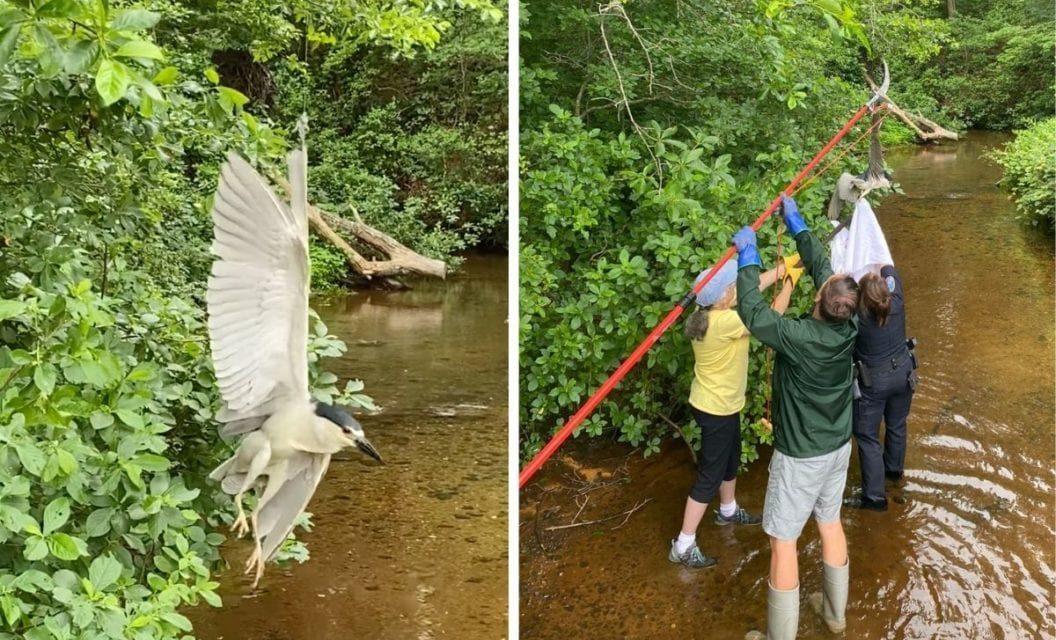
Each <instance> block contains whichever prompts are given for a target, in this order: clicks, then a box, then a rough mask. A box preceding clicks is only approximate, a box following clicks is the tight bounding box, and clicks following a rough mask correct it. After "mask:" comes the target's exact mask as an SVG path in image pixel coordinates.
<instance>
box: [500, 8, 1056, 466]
mask: <svg viewBox="0 0 1056 640" xmlns="http://www.w3.org/2000/svg"><path fill="white" fill-rule="evenodd" d="M521 22H522V30H521V33H522V43H521V52H522V56H523V66H522V72H521V123H522V124H521V128H522V138H521V140H522V143H521V144H522V149H521V154H522V160H521V162H522V172H521V175H522V178H521V194H520V197H521V209H520V237H521V254H520V270H521V271H520V278H521V297H520V305H521V306H520V309H521V323H520V349H521V351H520V363H521V364H520V367H521V368H520V371H521V379H520V387H521V434H520V436H521V437H520V443H521V452H520V453H521V458H522V460H526V459H527V458H529V457H530V456H531V455H533V454H534V453H535V452H537V451H538V450H539V448H540V447H541V446H542V444H543V443H545V442H546V440H547V439H548V438H549V436H550V435H551V434H552V433H553V432H554V431H555V430H556V429H557V428H558V427H559V426H560V425H561V424H563V423H564V421H565V420H566V419H567V418H568V417H569V416H571V415H572V414H573V413H574V412H575V411H576V409H577V408H578V407H579V406H580V405H581V404H582V403H583V402H584V401H586V399H587V398H588V397H589V395H590V394H591V393H592V392H593V391H594V390H595V389H597V388H598V387H599V386H600V384H601V383H602V382H603V381H604V380H605V378H606V377H607V376H608V375H609V374H610V373H611V372H612V371H613V370H615V368H616V366H617V365H618V363H619V362H620V361H621V360H622V359H623V358H624V357H626V356H627V355H628V354H629V353H630V352H631V351H632V350H633V348H634V347H635V346H636V345H637V344H638V342H639V341H640V340H642V338H644V337H645V334H646V332H647V331H648V328H649V327H651V326H654V325H655V324H656V323H657V322H658V321H659V320H660V318H661V317H662V316H663V315H664V314H666V312H667V311H668V310H669V309H670V308H671V306H672V305H673V304H674V302H676V301H677V300H679V299H680V298H681V297H682V296H683V295H684V294H685V292H686V291H687V290H688V288H689V285H690V284H691V282H692V279H693V276H694V275H695V274H697V273H698V272H700V271H701V270H703V269H704V268H706V267H708V266H710V265H712V264H714V263H715V262H716V261H717V260H718V258H719V257H720V256H721V254H722V252H723V251H725V249H726V248H727V246H728V244H729V239H730V238H731V237H732V236H733V233H734V231H736V230H737V229H738V228H739V227H740V226H742V225H744V224H747V223H749V222H750V221H751V220H752V219H753V218H754V217H755V216H756V215H757V214H758V213H759V212H761V211H762V210H763V209H764V208H765V207H766V205H767V204H768V203H769V202H770V201H771V199H772V198H773V197H774V196H775V194H777V193H778V192H779V191H780V190H781V189H782V188H783V187H784V185H785V184H786V183H787V182H788V180H789V179H791V177H792V176H793V175H794V174H795V173H796V172H797V171H798V170H799V169H800V168H801V167H802V166H803V165H804V164H805V163H806V161H807V160H808V159H809V158H810V157H811V156H812V155H813V154H814V153H815V151H816V150H817V149H819V148H820V147H821V145H822V144H823V143H824V142H825V141H826V140H828V139H829V138H830V137H831V136H832V135H833V134H834V133H835V132H836V130H838V129H839V127H840V126H841V125H842V124H843V123H844V122H845V121H846V120H847V119H848V118H849V117H850V115H851V114H852V113H853V112H854V111H855V110H856V109H857V108H858V107H859V106H860V105H862V104H863V103H864V102H865V101H866V100H867V99H868V97H869V93H868V87H867V85H866V82H865V77H864V73H865V71H866V70H867V69H870V70H872V71H873V73H874V76H875V77H877V79H878V80H879V74H878V73H877V70H878V68H879V65H878V62H879V61H880V60H881V59H883V60H886V62H887V63H888V65H889V66H890V72H891V78H892V84H891V88H890V91H889V95H890V96H891V98H892V99H893V100H894V101H895V102H897V103H898V104H899V105H900V106H901V107H902V108H904V109H906V110H908V111H911V112H916V113H918V114H921V115H924V116H926V117H928V118H930V119H932V120H934V121H936V122H939V123H941V124H943V125H944V126H945V127H946V128H949V129H954V130H964V129H968V128H976V129H997V130H1010V129H1016V130H1020V129H1025V130H1026V131H1024V132H1023V133H1022V135H1020V136H1018V137H1017V139H1016V141H1015V142H1013V143H1012V144H1011V145H1010V146H1009V148H1008V149H1007V150H1006V151H1005V152H1003V153H999V154H997V160H998V161H999V162H1001V163H1002V164H1003V165H1004V167H1005V170H1006V175H1005V179H1004V182H1005V183H1006V185H1007V186H1008V188H1009V189H1010V191H1011V192H1012V194H1013V195H1014V196H1015V197H1017V199H1018V206H1019V211H1020V213H1019V216H1020V217H1021V219H1022V220H1023V222H1024V223H1025V225H1026V226H1028V227H1038V228H1040V229H1042V230H1043V232H1048V233H1051V232H1052V228H1053V216H1054V203H1053V189H1054V186H1056V119H1053V115H1054V112H1056V105H1054V86H1053V78H1054V71H1056V69H1054V56H1056V51H1054V28H1053V26H1054V16H1053V7H1052V5H1051V3H1045V2H1036V1H1031V0H1012V1H1009V2H998V1H993V0H910V1H908V2H888V1H884V0H861V1H853V2H849V1H838V0H717V1H709V2H699V1H694V0H644V1H634V2H619V1H613V2H609V3H607V4H605V3H602V4H600V5H599V4H598V3H596V2H586V1H580V2H574V1H573V2H570V1H569V0H537V1H535V2H530V3H528V4H527V5H523V8H522V11H521ZM862 129H864V126H860V127H859V130H858V132H854V133H852V134H851V135H849V136H848V140H851V139H853V138H855V137H857V135H858V133H859V132H860V131H861V130H862ZM882 139H883V141H884V143H885V145H886V146H888V147H890V146H891V145H895V144H912V143H913V142H914V141H915V140H914V139H915V134H914V133H913V132H912V131H911V130H910V129H908V128H907V127H905V126H903V125H902V124H901V123H900V122H898V121H897V120H896V119H895V118H893V117H889V118H888V119H887V120H886V121H885V124H884V125H883V130H882ZM843 144H844V145H847V142H845V143H843ZM842 148H843V147H841V148H840V149H842ZM867 148H868V139H866V140H865V144H862V145H859V148H857V149H856V150H855V151H854V152H852V153H850V154H849V155H848V156H847V157H846V158H845V159H844V160H843V161H841V162H840V163H838V164H837V165H835V166H834V167H833V169H832V170H831V172H830V173H829V174H828V175H827V176H826V178H823V179H822V180H819V181H817V182H815V183H813V184H811V185H810V186H809V187H808V188H806V189H805V190H804V191H802V192H801V193H800V194H798V195H797V199H798V200H799V203H800V208H801V209H802V210H803V211H804V213H805V214H806V216H807V218H808V222H809V223H810V224H811V225H812V226H813V227H814V229H815V230H816V231H818V232H819V233H825V230H826V229H827V225H828V223H827V221H826V220H825V216H824V214H823V209H824V203H825V202H827V200H828V197H829V195H830V190H831V188H832V185H833V181H834V179H835V177H836V176H838V175H839V174H840V172H841V171H849V172H851V173H855V174H857V173H861V172H862V171H863V170H864V155H863V154H864V152H865V150H866V149H867ZM833 157H835V154H834V156H833ZM896 180H897V176H896ZM777 229H778V224H777V223H776V222H770V223H767V224H766V225H764V226H763V228H762V229H761V231H760V232H759V239H760V246H761V250H762V255H763V259H764V261H767V262H770V263H772V261H773V259H774V255H775V242H776V239H777V237H776V236H777ZM1025 232H1028V231H1025ZM1050 241H1051V237H1050ZM784 243H785V244H784V253H785V255H788V254H789V253H791V252H792V251H794V247H793V245H792V242H791V239H789V238H787V234H786V237H785V239H784ZM811 300H813V291H812V290H811V288H810V284H809V283H806V281H801V284H800V290H799V291H798V292H797V293H796V295H795V297H794V304H793V307H792V308H791V309H790V310H789V313H790V314H798V313H802V312H804V311H806V310H807V306H808V305H809V303H810V301H811ZM680 331H681V325H680V324H676V325H675V326H674V327H672V329H671V330H670V331H669V333H670V334H672V335H669V336H667V337H666V338H664V339H662V340H661V341H660V342H658V343H657V344H656V345H655V346H654V347H653V348H652V350H651V351H650V352H649V353H648V355H647V356H646V357H645V358H644V359H643V361H642V363H641V364H640V365H639V366H638V367H637V368H636V369H634V370H633V371H632V372H631V373H630V374H629V375H628V376H627V377H626V378H625V379H624V380H623V381H622V382H621V383H620V385H619V387H618V388H617V389H616V390H615V391H614V392H613V393H612V394H610V396H609V400H608V401H607V402H605V403H603V404H602V405H601V406H600V407H599V408H598V409H597V410H596V411H595V412H594V413H593V414H592V415H591V416H590V417H589V418H588V419H587V420H586V421H585V422H584V424H583V425H582V426H581V427H580V429H579V431H578V432H577V433H579V434H580V435H584V434H585V435H587V436H590V437H608V438H612V439H614V440H618V441H621V442H626V443H628V444H629V445H630V446H633V447H640V448H641V449H642V450H643V452H644V454H645V455H647V456H648V455H650V454H652V453H655V452H657V451H659V449H660V447H661V444H662V443H663V442H664V441H665V439H667V438H670V437H676V438H682V439H684V440H686V441H687V442H688V443H690V444H691V445H692V446H693V447H694V448H696V446H697V442H698V440H699V430H698V429H697V427H696V425H695V424H694V422H693V421H692V419H691V418H690V416H689V415H688V411H687V409H686V405H685V398H686V397H687V396H688V386H689V378H688V377H687V375H686V372H687V371H690V370H691V369H692V356H691V350H690V349H689V348H688V347H687V345H686V342H685V340H684V339H680V336H677V335H674V334H677V333H680ZM765 366H766V357H765V355H764V350H763V349H762V347H761V346H760V345H758V344H757V343H754V342H753V346H752V354H751V360H750V364H749V373H748V379H749V381H751V382H750V386H749V391H748V398H747V405H746V407H745V410H744V415H745V417H746V419H745V420H743V421H742V440H743V442H744V446H743V447H742V462H745V463H746V462H750V461H752V460H755V459H756V458H757V457H758V445H760V444H768V443H770V442H771V435H770V433H769V432H768V431H767V430H766V429H765V428H764V427H763V426H762V423H761V421H760V419H761V418H762V417H764V415H765V405H766V393H767V385H766V384H765V383H764V382H763V380H764V379H765V374H764V371H765Z"/></svg>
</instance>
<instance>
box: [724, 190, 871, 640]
mask: <svg viewBox="0 0 1056 640" xmlns="http://www.w3.org/2000/svg"><path fill="white" fill-rule="evenodd" d="M782 209H783V214H784V220H785V225H786V226H787V227H788V230H789V232H790V233H791V234H792V237H793V238H795V240H796V246H797V248H798V249H799V254H800V256H801V258H802V260H803V264H804V266H805V267H806V268H807V272H808V273H810V276H811V278H812V279H813V280H814V285H815V286H816V287H817V288H818V293H817V296H816V298H815V305H814V310H813V312H812V313H811V315H810V316H809V317H806V318H799V319H793V318H785V317H782V316H780V315H779V314H777V313H774V312H773V311H772V310H771V309H770V307H769V306H768V305H767V304H766V302H765V301H764V300H763V297H762V295H760V293H759V271H760V267H761V266H762V262H761V261H760V259H759V252H758V248H757V247H756V242H755V231H753V230H752V228H751V227H744V228H743V229H741V230H740V231H739V232H737V235H735V236H734V244H735V245H736V246H737V253H738V255H737V266H738V273H737V298H738V305H737V312H738V313H739V314H740V316H741V320H742V321H743V322H744V325H745V326H746V327H747V328H748V330H749V331H750V332H751V334H752V335H753V336H755V337H756V338H758V339H759V341H761V342H762V343H763V344H766V345H768V346H770V347H771V348H773V349H774V351H775V353H776V354H777V357H776V359H775V363H774V379H773V385H774V455H773V458H772V459H771V461H770V479H769V482H768V484H767V487H766V501H765V503H764V505H763V530H764V531H766V533H767V534H768V535H769V536H770V550H771V556H770V588H769V595H768V603H769V606H768V616H767V634H766V636H765V637H766V638H767V639H768V640H790V639H792V638H795V637H796V627H797V626H798V624H799V564H798V558H797V555H796V541H797V539H798V538H799V535H800V533H802V531H803V526H804V525H805V524H806V522H807V520H808V519H809V517H810V515H811V514H813V515H814V519H815V520H816V521H817V523H818V531H819V532H820V534H821V547H822V561H823V562H822V569H823V573H824V591H823V593H822V594H816V595H815V596H814V597H813V598H812V600H813V604H814V608H815V610H817V611H818V612H819V613H821V615H822V616H823V618H824V619H825V622H826V623H827V624H828V626H829V628H830V629H831V630H832V631H834V632H840V631H843V630H844V629H845V628H846V624H847V623H846V619H845V616H844V611H845V610H846V607H847V585H848V579H849V573H848V572H849V563H848V557H847V539H846V537H845V536H844V533H843V526H842V525H841V524H840V506H841V504H842V496H843V489H844V485H845V483H846V480H847V464H848V462H849V460H850V454H851V444H850V440H851V417H852V409H851V402H852V391H851V376H852V372H851V369H852V356H853V353H854V343H855V337H856V335H857V333H858V323H857V318H856V316H855V313H856V311H857V306H858V285H857V284H856V283H855V281H854V279H853V278H851V277H850V276H848V275H846V274H833V272H832V265H831V264H830V263H829V259H828V257H826V255H825V251H824V249H823V248H822V246H821V243H820V242H818V240H817V238H815V237H814V236H813V235H812V234H811V233H810V231H809V230H808V228H807V225H806V223H805V222H804V221H803V217H802V216H801V215H800V214H799V209H798V208H797V207H796V203H795V201H794V200H792V199H791V198H789V197H788V196H782ZM762 637H763V636H762V634H761V633H759V632H758V631H753V632H751V633H749V634H748V636H747V638H748V639H757V638H762Z"/></svg>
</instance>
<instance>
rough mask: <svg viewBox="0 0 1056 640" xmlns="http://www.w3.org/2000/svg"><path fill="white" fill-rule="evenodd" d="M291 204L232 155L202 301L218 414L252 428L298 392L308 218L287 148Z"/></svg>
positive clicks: (304, 339)
mask: <svg viewBox="0 0 1056 640" xmlns="http://www.w3.org/2000/svg"><path fill="white" fill-rule="evenodd" d="M289 160H290V183H291V191H292V192H293V193H291V200H292V202H293V206H292V207H287V206H286V205H285V204H284V203H283V202H282V201H280V200H279V199H278V198H277V197H276V196H275V194H274V193H272V191H271V189H269V188H268V186H267V185H266V184H265V182H264V180H263V179H262V178H261V177H260V175H259V174H258V173H257V172H256V171H255V170H254V169H253V167H251V166H250V165H249V164H248V163H247V162H246V161H245V160H243V159H242V158H240V157H238V156H237V155H234V154H232V155H230V156H228V159H227V162H226V163H225V164H224V167H223V170H222V171H221V175H220V186H219V188H218V189H217V192H216V198H215V201H214V203H213V229H214V233H215V238H214V240H213V246H212V251H213V253H214V254H215V255H216V257H217V259H216V261H215V262H214V263H213V271H212V275H211V276H210V278H209V291H208V294H207V296H206V300H207V303H208V307H209V338H210V343H211V346H212V352H213V364H214V367H215V369H216V379H217V384H218V386H219V387H220V393H221V395H222V396H223V398H224V403H225V405H226V410H225V411H223V412H222V414H221V416H220V419H221V420H223V421H225V422H231V421H242V422H241V423H240V424H241V425H242V426H245V425H247V424H248V425H250V428H249V429H245V428H239V429H238V431H239V432H243V431H247V430H251V429H252V428H256V427H255V426H252V425H254V424H255V425H256V426H259V422H260V420H248V419H249V418H261V417H263V416H266V415H267V414H269V413H270V412H271V411H272V410H273V409H274V408H275V405H276V404H277V403H278V402H280V401H282V400H284V399H293V400H299V399H302V398H303V399H304V400H305V401H307V399H308V356H307V349H308V288H309V283H308V279H309V268H308V219H307V215H306V207H307V205H306V195H305V190H306V186H305V175H306V168H305V155H304V152H303V151H301V150H298V151H294V152H293V153H291V154H290V159H289Z"/></svg>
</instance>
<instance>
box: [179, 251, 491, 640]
mask: <svg viewBox="0 0 1056 640" xmlns="http://www.w3.org/2000/svg"><path fill="white" fill-rule="evenodd" d="M506 268H507V263H506V259H505V258H504V257H493V256H489V257H477V258H470V259H469V260H468V261H467V262H466V264H465V265H464V267H463V269H462V270H461V271H460V272H459V273H458V274H456V275H455V276H454V277H452V278H451V279H450V280H448V281H447V282H446V283H444V282H421V283H417V284H416V285H415V289H414V290H412V291H407V292H399V293H391V292H381V291H368V292H362V293H359V294H349V295H342V296H339V297H334V298H329V299H325V300H324V299H317V300H313V308H315V309H316V311H318V312H319V314H320V316H321V317H322V318H323V320H324V321H325V322H326V323H327V326H328V327H329V328H330V331H331V332H333V333H335V334H336V335H338V336H340V337H341V338H342V339H343V340H344V341H345V342H346V343H347V344H348V347H349V349H348V353H347V354H345V356H344V357H343V358H342V359H341V360H340V361H336V362H334V361H332V362H330V363H327V368H328V370H330V371H333V372H334V373H336V374H337V375H338V376H339V377H340V378H341V379H342V380H344V379H346V378H362V379H363V380H365V381H366V393H368V394H369V395H370V396H372V397H373V398H374V401H375V402H376V403H377V404H378V405H380V406H381V407H382V408H383V412H382V413H380V414H379V415H375V416H360V419H361V422H362V423H363V425H364V428H365V429H366V431H367V434H368V436H369V437H370V439H371V441H372V442H373V443H374V444H375V446H377V448H378V450H379V451H380V452H381V454H382V456H383V457H384V458H385V462H386V464H385V466H379V465H377V464H376V463H374V462H373V461H371V460H369V459H367V458H366V457H365V456H362V455H359V454H358V452H354V451H346V452H343V453H342V454H340V455H338V456H337V458H336V459H335V460H334V461H333V462H332V463H331V465H330V470H329V472H328V473H327V475H326V477H325V478H324V479H323V482H322V484H321V487H320V489H319V491H318V492H317V493H316V494H315V497H314V498H313V499H312V502H311V504H309V506H308V510H309V511H310V512H311V513H313V514H314V518H313V520H314V522H315V528H314V529H313V530H312V531H311V532H310V533H307V534H303V535H302V534H299V535H302V537H303V539H304V540H305V541H306V542H307V543H308V546H309V549H310V552H311V559H310V560H309V561H308V562H306V563H305V564H302V565H297V564H292V565H289V566H277V565H269V566H268V569H267V572H266V573H265V575H264V579H263V580H262V581H261V585H260V588H259V589H258V591H257V592H255V593H254V592H252V591H251V590H250V588H249V580H248V579H246V578H243V576H242V575H241V571H240V569H241V564H242V561H243V560H244V559H245V557H246V555H247V553H248V546H247V544H246V543H233V544H231V545H230V547H229V548H227V549H226V550H225V556H226V557H227V559H228V561H229V562H231V563H232V568H231V569H230V570H229V571H227V572H225V573H224V574H223V575H222V576H221V581H222V584H223V586H222V590H221V595H222V597H223V600H224V606H223V608H221V609H210V608H208V607H206V606H201V607H198V608H196V609H194V610H192V611H190V612H189V613H188V615H189V616H190V617H191V618H192V620H193V621H194V626H195V634H196V636H197V637H198V638H202V639H203V640H214V639H215V640H219V639H224V640H331V639H333V640H337V639H341V640H344V639H346V638H379V639H385V638H393V639H396V638H398V639H401V640H403V639H406V638H415V639H418V640H432V639H439V638H468V639H471V640H472V639H476V638H479V639H481V640H483V639H487V640H494V639H495V638H501V637H505V635H506V625H507V622H506V618H507V598H506V593H507V563H508V553H507V538H508V536H507V522H508V508H507V475H508V474H507V436H506V433H507V411H508V409H507V406H508V405H507V383H506V379H507V360H506V351H507V325H506V322H505V321H506V312H507V306H508V305H507V281H506ZM342 384H343V383H342Z"/></svg>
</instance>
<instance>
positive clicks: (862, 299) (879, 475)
mask: <svg viewBox="0 0 1056 640" xmlns="http://www.w3.org/2000/svg"><path fill="white" fill-rule="evenodd" d="M858 289H859V298H858V338H857V340H856V341H855V347H854V359H855V362H856V363H857V364H856V367H857V368H858V370H859V374H858V386H859V388H860V389H861V397H860V398H859V399H857V400H856V401H855V403H854V426H853V432H854V438H855V440H857V442H858V459H859V461H860V463H861V468H862V493H861V495H860V496H853V497H849V498H846V499H845V500H844V501H843V504H844V505H845V506H848V507H857V508H861V509H872V510H874V511H886V510H887V496H886V495H885V494H884V476H886V477H887V478H889V479H891V480H896V481H897V480H900V479H901V478H902V470H903V464H904V463H905V459H906V422H907V418H908V416H909V407H910V404H911V403H912V402H913V391H914V389H915V388H916V386H917V373H916V371H915V369H916V358H915V356H914V354H913V353H912V351H911V348H910V346H909V345H908V343H907V342H906V310H905V303H904V300H903V297H902V280H901V278H899V276H898V272H897V271H895V267H894V266H892V265H885V266H884V267H883V268H882V269H880V274H879V275H877V274H876V273H868V274H866V275H865V276H863V277H862V279H861V280H860V281H859V282H858ZM881 420H883V421H884V422H885V423H886V425H887V433H886V434H885V436H884V442H883V445H881V443H880V421H881Z"/></svg>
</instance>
